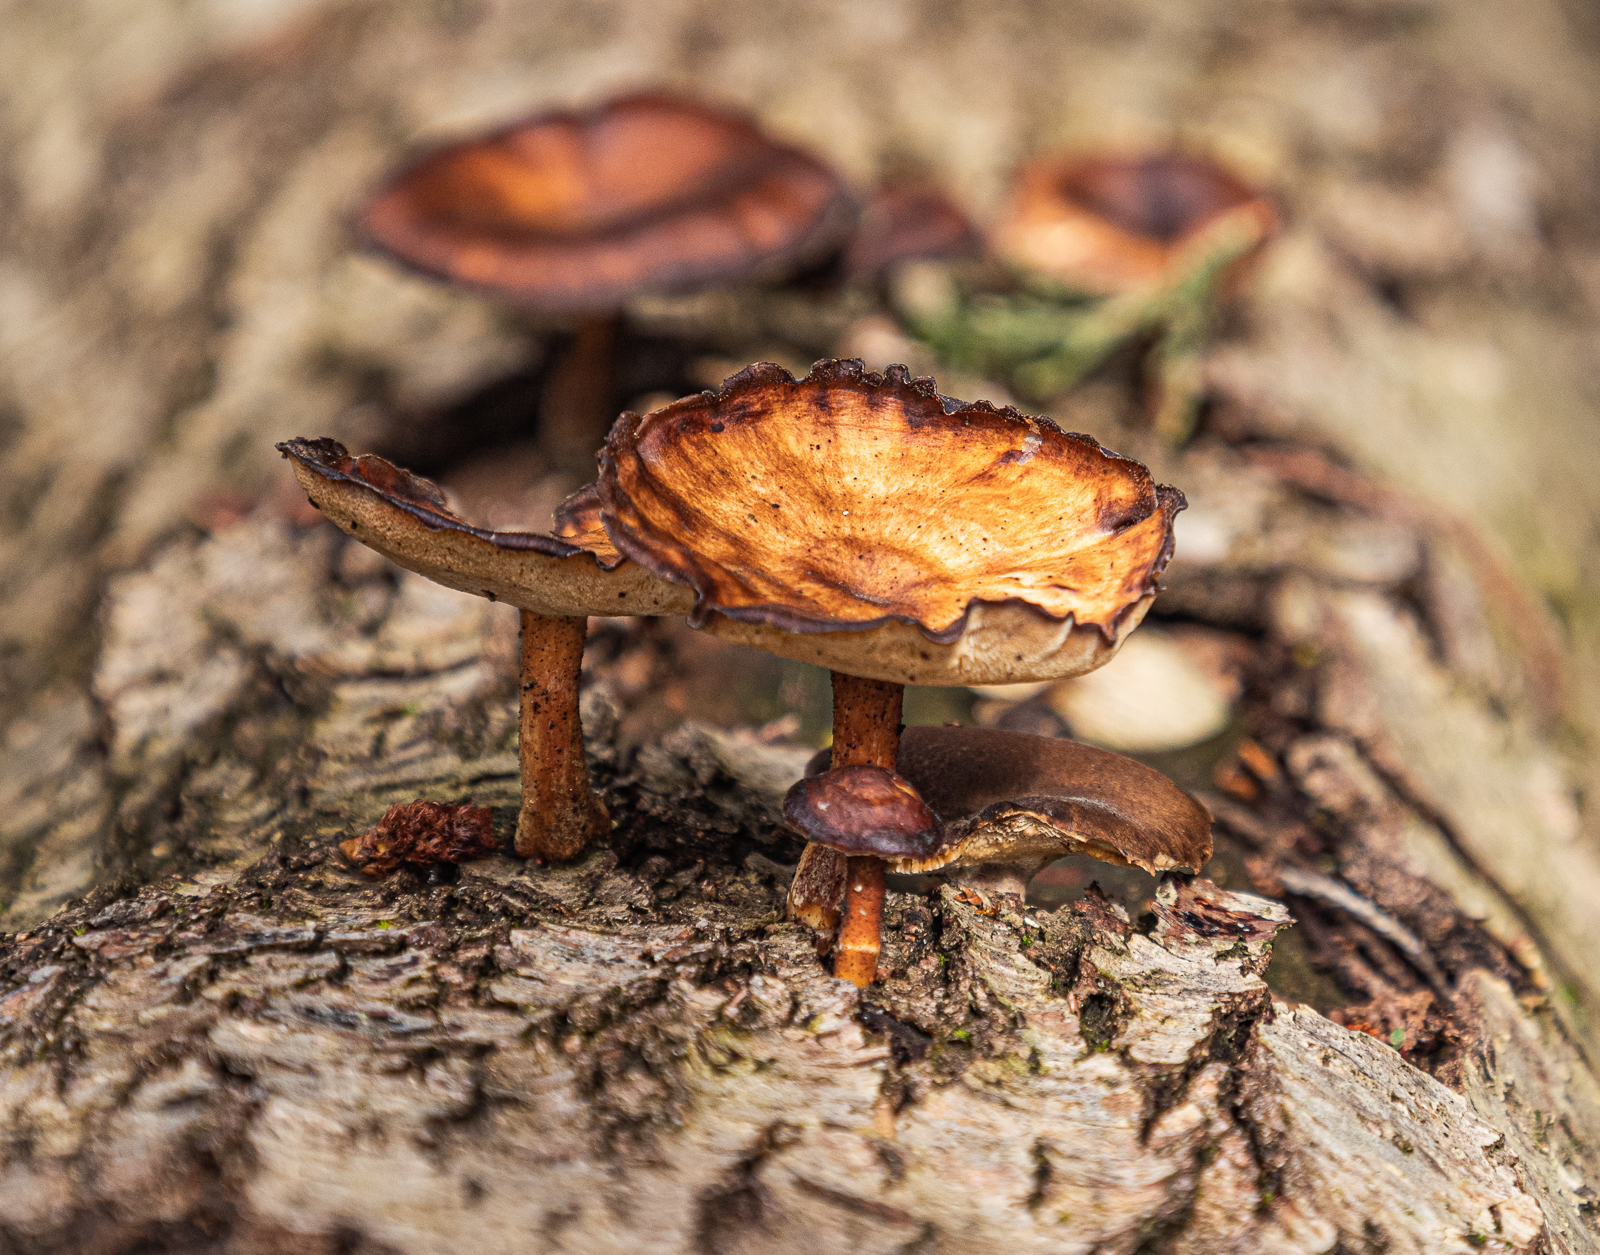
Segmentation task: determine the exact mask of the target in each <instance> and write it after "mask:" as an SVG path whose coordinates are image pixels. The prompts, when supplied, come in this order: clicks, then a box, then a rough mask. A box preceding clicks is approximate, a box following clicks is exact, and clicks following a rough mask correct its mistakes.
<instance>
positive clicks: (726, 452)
mask: <svg viewBox="0 0 1600 1255" xmlns="http://www.w3.org/2000/svg"><path fill="white" fill-rule="evenodd" d="M599 489H600V500H601V506H602V516H603V518H604V520H605V526H606V530H607V532H609V533H610V535H611V538H612V540H613V541H614V542H615V544H616V546H617V548H618V549H619V550H620V551H621V552H622V553H623V554H625V555H626V556H628V557H629V558H632V559H633V560H634V561H636V562H638V563H640V564H641V565H643V566H645V567H648V568H649V569H650V570H652V571H655V572H656V573H657V574H659V575H660V576H662V578H664V579H669V580H674V581H676V582H679V583H682V584H685V585H688V586H689V587H692V588H693V589H694V592H695V597H696V601H695V608H694V613H693V616H692V621H693V622H695V623H696V624H697V625H700V624H704V625H708V626H710V627H711V630H713V631H715V632H716V633H717V634H718V635H722V636H726V637H731V638H732V639H746V640H747V641H748V643H752V644H758V645H761V646H762V647H763V648H769V649H772V650H773V652H779V653H784V652H788V653H789V656H795V657H800V656H805V654H804V651H803V650H794V648H793V646H792V645H790V646H786V645H784V644H783V643H782V642H779V641H775V640H774V639H773V637H774V636H775V635H781V634H799V635H800V636H802V637H809V636H811V635H813V634H814V635H815V636H817V637H818V639H819V640H820V639H821V638H822V637H832V638H834V639H833V640H832V641H831V642H830V649H831V652H830V653H828V654H826V655H819V656H818V657H817V658H816V659H815V660H817V661H824V662H826V663H827V664H828V665H830V666H834V667H835V669H837V670H843V671H847V672H850V673H851V674H856V675H865V676H871V677H875V678H879V679H887V680H896V681H900V682H905V683H928V682H939V680H938V679H930V678H928V676H926V675H924V674H923V673H922V671H920V670H919V667H920V666H921V663H922V662H923V661H927V662H929V666H930V668H932V673H933V674H939V673H938V671H937V664H936V663H935V662H934V661H932V660H933V658H934V647H935V646H938V645H949V644H951V643H953V642H958V641H960V640H961V638H962V637H963V636H964V635H965V634H970V633H971V632H972V630H973V628H974V627H975V622H974V621H975V620H979V619H981V618H983V617H984V615H983V614H982V613H980V612H985V613H992V612H1000V611H1003V610H1008V609H1013V608H1014V609H1015V611H1016V612H1017V613H1014V614H1012V616H1011V620H1012V622H1011V623H1009V624H1008V631H1007V632H1006V633H1005V634H1001V635H999V636H997V637H996V638H995V639H994V640H992V641H990V642H989V644H988V646H987V648H988V651H989V654H991V655H992V656H987V655H986V656H985V657H984V658H981V659H975V660H969V661H972V663H973V665H972V667H970V668H969V669H968V670H967V671H965V672H962V671H961V669H960V667H959V666H952V669H951V670H950V671H949V674H950V675H952V676H954V675H956V674H961V675H963V676H964V677H966V682H972V683H983V682H989V683H994V682H1000V681H1002V680H1004V679H1013V678H1014V679H1022V678H1040V679H1043V678H1049V677H1051V676H1055V675H1066V674H1076V673H1077V672H1079V671H1083V670H1088V669H1090V668H1091V667H1093V666H1097V665H1099V664H1100V663H1101V662H1104V661H1105V660H1106V659H1108V658H1109V657H1110V656H1111V653H1112V652H1113V651H1114V649H1115V646H1116V644H1117V643H1118V642H1119V641H1120V639H1121V637H1122V636H1123V635H1125V634H1126V631H1127V630H1128V629H1130V628H1131V627H1132V625H1133V624H1135V623H1137V622H1138V619H1139V617H1141V616H1142V614H1143V612H1144V609H1145V607H1147V606H1148V604H1149V600H1150V598H1152V597H1153V596H1154V594H1155V591H1156V579H1157V577H1158V576H1159V574H1160V573H1161V570H1162V569H1163V568H1164V567H1165V565H1166V563H1167V559H1168V558H1169V557H1170V555H1171V553H1172V520H1173V516H1174V515H1175V514H1176V513H1177V512H1178V510H1180V509H1182V508H1183V504H1184V502H1183V494H1182V493H1180V492H1178V491H1177V490H1176V489H1174V488H1169V487H1167V486H1165V485H1160V484H1156V483H1155V482H1154V481H1153V480H1152V478H1151V476H1150V473H1149V471H1148V470H1146V469H1145V467H1144V466H1143V465H1142V464H1140V463H1138V462H1135V461H1133V460H1132V459H1130V458H1124V457H1120V456H1118V455H1117V454H1114V453H1110V452H1108V451H1107V450H1105V449H1103V448H1101V446H1100V445H1099V444H1098V443H1097V442H1096V441H1095V440H1093V439H1092V438H1091V437H1089V436H1081V435H1070V434H1068V433H1066V432H1063V431H1062V430H1061V429H1060V428H1058V427H1057V426H1056V425H1055V424H1054V423H1052V422H1051V421H1050V420H1049V419H1045V418H1029V417H1026V416H1024V415H1022V414H1020V413H1018V412H1017V411H1016V410H1013V409H1010V408H1006V409H996V408H995V407H994V406H992V405H990V404H989V403H987V402H982V401H980V402H977V403H975V404H972V405H963V404H961V403H959V402H956V401H951V400H949V399H948V398H945V397H941V396H940V395H939V394H938V393H937V392H936V391H935V390H934V386H933V381H932V380H928V379H916V380H913V379H911V378H909V377H908V374H907V372H906V370H905V368H904V367H903V366H901V367H890V368H889V371H888V373H887V375H877V374H874V373H871V372H868V371H865V370H863V369H862V366H861V363H860V362H859V361H839V362H819V363H818V364H817V365H816V366H815V367H814V368H813V369H812V371H811V373H810V374H809V375H808V376H806V378H804V379H802V380H799V381H796V380H795V379H794V378H793V377H792V376H791V375H790V374H789V373H788V372H787V371H785V370H783V369H781V368H780V367H777V366H773V365H769V364H761V365H756V366H751V367H749V368H747V369H746V370H743V371H741V372H740V373H739V374H737V375H735V376H733V378H731V379H729V380H728V381H727V382H726V383H724V385H723V387H722V389H721V390H720V391H718V392H715V393H710V392H708V393H704V394H702V395H700V396H695V397H688V398H685V399H683V400H680V401H676V402H674V403H672V404H671V405H668V406H665V407H664V408H662V409H659V410H656V411H654V412H652V413H650V414H647V415H644V416H643V417H639V416H636V415H624V416H623V417H622V418H621V419H619V420H618V422H617V423H616V424H615V425H614V426H613V427H612V430H611V434H610V436H609V437H608V438H607V441H606V447H605V449H604V450H603V451H602V453H601V475H600V481H599ZM1029 621H1031V623H1030V622H1029ZM741 625H742V626H744V627H746V628H758V629H766V631H764V632H751V631H747V632H746V633H744V635H743V636H741V634H740V633H739V632H738V631H737V630H736V629H737V628H739V627H740V626H741ZM895 628H898V629H900V630H899V631H898V632H889V633H888V636H889V638H890V639H891V640H892V643H893V644H894V647H895V653H894V657H892V658H891V657H889V656H888V655H887V654H884V655H883V656H882V657H879V656H877V655H874V654H873V649H874V647H875V642H874V641H872V640H870V639H867V638H868V637H870V636H872V635H873V634H874V633H877V632H885V631H886V630H887V629H895ZM907 629H910V630H911V633H914V636H913V637H912V639H909V640H908V639H907V637H908V635H911V633H908V631H907ZM1030 631H1037V632H1043V633H1048V632H1050V631H1054V633H1055V637H1054V643H1053V644H1052V645H1050V646H1049V648H1048V649H1046V648H1044V647H1043V646H1040V645H1038V644H1037V642H1033V641H1031V640H1029V639H1025V638H1028V636H1029V632H1030ZM852 634H854V635H855V636H857V637H859V638H861V639H859V640H858V641H857V642H856V644H857V646H858V652H859V653H860V654H861V657H860V658H853V657H852V654H851V649H850V642H849V641H847V640H842V639H841V638H843V637H848V636H850V635H852ZM1069 635H1076V636H1077V637H1078V638H1079V639H1077V640H1075V641H1073V642H1071V643H1070V648H1069V642H1068V641H1067V637H1068V636H1069ZM1085 637H1092V638H1093V641H1092V642H1086V641H1085V640H1084V639H1083V638H1085ZM1009 640H1015V641H1017V647H1016V648H1015V649H1014V650H1011V651H1009V652H1008V651H1007V648H1006V646H1007V642H1008V641H1009ZM919 642H920V645H919ZM919 649H920V658H919V656H918V655H919ZM1052 650H1053V651H1054V652H1053V653H1052V652H1051V651H1052ZM1030 651H1031V652H1033V653H1039V652H1040V651H1042V653H1043V655H1044V656H1042V657H1029V656H1028V655H1029V653H1030ZM880 652H881V651H880ZM858 663H859V664H860V665H856V664H858ZM979 674H981V675H984V676H986V677H988V678H987V679H985V680H979V679H977V678H976V677H977V675H979ZM944 682H954V681H953V680H950V679H946V680H945V681H944Z"/></svg>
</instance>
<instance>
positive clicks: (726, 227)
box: [360, 94, 856, 474]
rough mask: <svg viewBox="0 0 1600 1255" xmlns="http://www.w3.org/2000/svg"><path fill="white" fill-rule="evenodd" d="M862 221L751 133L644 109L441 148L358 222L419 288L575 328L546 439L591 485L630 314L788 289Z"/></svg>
mask: <svg viewBox="0 0 1600 1255" xmlns="http://www.w3.org/2000/svg"><path fill="white" fill-rule="evenodd" d="M855 215H856V209H855V204H854V202H853V200H852V199H851V197H850V196H849V194H848V193H847V192H846V191H845V188H844V185H843V183H842V182H841V180H840V179H839V177H838V176H837V175H836V174H834V172H833V171H832V170H830V169H829V168H828V167H827V166H826V165H824V164H823V163H822V162H821V161H819V160H817V159H816V158H815V157H812V156H810V155H809V154H807V153H804V152H801V151H800V150H799V149H796V148H793V147H790V146H789V145H786V144H780V143H776V142H775V141H773V140H771V139H769V138H767V137H766V136H765V135H763V134H762V133H761V132H760V131H759V130H757V129H756V127H755V126H753V125H752V124H751V123H750V122H748V121H746V120H745V119H743V118H740V117H736V116H732V115H730V114H727V113H723V112H720V111H718V110H715V109H711V108H708V107H707V106H705V105H702V104H697V103H695V102H692V101H688V100H681V99H675V98H672V97H669V96H664V95H658V94H646V95H636V96H625V97H622V98H620V99H616V100H611V101H607V102H606V103H604V104H601V105H598V106H596V107H594V108H592V109H588V110H585V111H583V112H580V113H548V114H543V115H541V116H539V117H535V118H530V119H528V120H527V121H524V122H519V123H517V124H516V125H514V126H510V127H507V128H505V129H504V130H501V131H497V132H495V133H494V134H491V135H488V136H485V137H482V138H478V139H472V140H468V141H465V142H462V143H457V144H453V145H450V146H449V147H446V148H442V149H439V150H438V151H436V152H433V153H431V154H429V155H427V156H425V157H423V158H421V159H420V160H418V161H416V162H415V163H413V164H412V165H410V166H409V167H407V168H406V169H405V170H403V171H401V172H400V173H399V174H397V175H395V176H393V177H392V178H391V179H390V180H389V181H388V182H387V183H386V184H385V185H384V186H383V187H382V188H380V189H379V190H378V192H377V193H376V194H375V195H374V196H373V197H372V198H371V199H370V200H369V201H368V202H367V204H366V205H365V207H364V208H363V209H362V210H361V213H360V223H361V227H362V228H363V230H364V231H365V233H366V235H367V237H368V238H369V239H370V240H371V241H372V242H373V243H374V244H375V245H377V246H378V247H379V248H380V249H382V250H383V251H385V252H387V253H389V254H390V255H391V256H393V257H395V258H397V259H398V260H400V261H402V262H405V263H406V264H408V265H411V266H414V267H416V268H417V269H419V270H422V271H424V272H426V273H428V274H432V275H437V276H439V277H441V278H444V279H447V280H450V281H452V282H454V283H458V284H463V285H466V286H469V287H474V288H478V289H480V290H483V291H486V292H492V293H495V294H497V295H499V296H503V297H505V298H507V299H509V300H510V301H512V302H514V303H516V304H518V305H520V306H523V307H525V308H529V309H536V310H543V311H547V312H551V313H560V314H570V315H577V316H579V317H580V322H579V324H578V328H577V332H576V335H575V337H574V341H573V344H572V346H571V349H570V350H569V352H568V353H567V355H566V357H565V358H564V359H563V360H562V361H561V362H560V363H559V364H558V366H557V368H556V370H555V371H554V373H553V376H552V378H551V380H550V383H549V388H548V391H547V393H546V398H545V400H546V404H545V407H544V409H545V414H544V416H543V419H542V421H543V423H544V426H543V428H542V430H541V440H542V442H543V444H544V445H545V448H546V452H547V454H548V455H549V456H550V457H551V459H552V460H553V461H554V462H556V463H557V464H558V465H561V466H563V467H564V468H566V469H568V470H571V471H576V472H578V473H583V474H586V473H587V468H588V467H590V466H592V463H591V462H590V461H589V459H590V458H591V457H593V455H594V451H595V449H596V447H597V446H598V445H599V443H600V440H601V438H602V437H603V436H604V434H605V429H606V427H607V426H609V424H610V422H611V419H612V417H613V415H614V414H615V411H614V410H613V409H611V407H610V400H611V397H610V389H611V386H612V382H611V380H612V371H611V362H612V346H613V342H614V340H615V337H616V332H617V325H618V322H617V316H618V312H619V311H620V310H621V309H622V307H623V306H624V305H625V304H626V303H627V302H628V301H629V300H631V299H632V298H634V297H636V296H639V295H642V294H644V293H660V292H685V291H693V290H695V289H697V288H700V287H704V286H707V285H710V284H716V283H728V282H736V281H744V280H750V279H763V278H771V277H776V276H778V275H781V274H784V273H786V272H788V271H791V270H793V269H795V268H797V267H799V266H801V265H803V264H805V263H807V262H809V261H811V260H813V259H815V258H818V257H820V256H821V255H822V254H824V253H825V252H826V251H827V250H828V249H830V248H832V247H834V246H835V245H836V244H837V243H838V242H839V240H840V239H841V238H842V237H843V235H844V234H845V233H846V232H847V231H848V230H849V229H850V227H851V225H852V224H853V222H854V220H855Z"/></svg>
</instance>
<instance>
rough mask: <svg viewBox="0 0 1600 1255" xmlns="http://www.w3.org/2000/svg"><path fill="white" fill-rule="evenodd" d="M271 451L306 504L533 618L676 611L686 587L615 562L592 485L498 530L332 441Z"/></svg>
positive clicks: (449, 582) (686, 600)
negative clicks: (526, 521)
mask: <svg viewBox="0 0 1600 1255" xmlns="http://www.w3.org/2000/svg"><path fill="white" fill-rule="evenodd" d="M278 450H279V452H281V453H282V454H283V455H284V457H286V458H288V459H289V461H290V464H291V465H292V466H293V467H294V473H295V476H296V477H297V478H298V479H299V481H300V485H301V487H302V488H304V489H305V491H306V495H307V496H308V497H309V498H310V499H311V503H312V504H313V505H314V506H316V507H317V509H319V510H321V511H322V512H323V514H324V515H326V516H327V517H328V518H329V519H331V520H332V521H333V522H334V523H335V524H337V525H338V526H339V527H340V528H341V529H342V530H343V531H345V532H348V533H349V534H350V535H351V536H353V537H355V538H356V539H357V540H359V541H361V543H362V544H364V545H366V546H368V547H369V548H371V549H375V550H377V551H378V552H379V553H381V554H383V555H384V556H385V557H387V558H389V559H391V560H393V561H394V562H396V563H398V564H399V565H401V566H403V567H405V568H407V569H408V570H412V571H415V572H417V573H418V574H419V575H425V576H427V577H428V578H429V579H431V580H435V581H437V582H438V583H440V584H444V585H446V586H448V587H450V588H458V589H460V590H462V591H463V592H469V593H476V594H477V595H479V596H481V597H488V598H490V599H491V600H499V601H505V602H507V603H509V604H511V605H513V606H518V607H520V608H522V609H525V610H533V611H535V612H537V613H539V614H552V615H579V614H646V615H649V614H683V613H684V612H685V611H687V610H688V608H689V606H690V603H691V598H690V595H689V593H688V590H686V589H682V588H679V587H677V586H676V585H673V584H668V583H666V582H664V581H662V580H659V579H657V578H656V577H655V576H653V575H651V574H650V573H649V572H648V571H646V570H644V569H642V568H640V567H639V566H637V565H636V564H634V563H631V562H626V561H624V559H623V557H622V555H621V554H619V553H618V552H617V551H616V549H615V548H614V547H613V546H612V545H611V543H610V541H609V540H608V539H607V537H606V534H605V530H604V528H603V527H601V526H600V525H599V515H598V512H597V510H596V509H595V496H594V493H593V491H592V488H591V489H590V490H588V491H580V492H578V493H575V494H574V495H573V496H572V497H571V498H569V499H568V501H567V502H566V503H565V504H564V505H563V506H562V508H561V510H560V511H559V512H558V513H557V518H556V529H555V532H554V533H553V534H552V533H543V532H497V531H490V530H489V529H487V528H482V527H475V526H473V525H472V524H471V523H468V522H467V521H466V520H465V519H463V518H461V517H460V516H458V515H457V514H455V513H454V512H453V511H451V509H450V507H449V504H448V503H447V501H446V500H445V495H444V493H443V492H442V491H441V490H440V488H439V486H438V485H437V484H435V483H433V482H432V481H431V480H427V479H424V478H422V477H421V476H420V475H413V474H412V473H411V472H410V471H407V470H404V469H403V468H401V467H398V466H395V465H394V464H393V463H392V462H389V461H386V460H385V459H383V458H380V457H377V456H376V455H374V454H364V455H362V456H360V457H354V456H352V455H351V454H350V452H349V451H348V450H347V449H346V448H345V447H344V446H343V445H342V444H340V443H339V442H338V441H337V440H327V439H322V440H305V439H295V440H287V441H284V442H283V443H282V444H280V445H278Z"/></svg>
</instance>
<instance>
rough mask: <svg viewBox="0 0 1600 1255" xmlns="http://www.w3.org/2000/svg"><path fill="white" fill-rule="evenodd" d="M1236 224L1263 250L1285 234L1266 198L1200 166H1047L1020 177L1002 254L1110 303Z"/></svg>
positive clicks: (1161, 161) (1159, 159) (1178, 159)
mask: <svg viewBox="0 0 1600 1255" xmlns="http://www.w3.org/2000/svg"><path fill="white" fill-rule="evenodd" d="M1228 214H1237V215H1238V216H1239V217H1240V218H1241V219H1243V220H1244V221H1243V222H1242V223H1241V225H1242V226H1243V227H1245V228H1246V229H1248V230H1250V231H1252V232H1253V233H1254V235H1255V236H1256V237H1257V238H1259V239H1262V240H1264V239H1265V238H1266V237H1267V236H1269V235H1271V234H1272V232H1273V231H1274V230H1275V229H1276V227H1277V221H1278V217H1277V211H1276V210H1275V209H1274V208H1273V205H1272V202H1271V201H1270V200H1269V199H1268V198H1267V197H1265V196H1264V195H1262V194H1261V193H1260V192H1258V191H1256V190H1255V189H1254V188H1252V187H1250V186H1249V185H1248V184H1246V183H1245V182H1244V181H1243V180H1241V179H1239V178H1238V177H1237V176H1235V175H1233V174H1231V173H1229V172H1228V171H1227V170H1224V169H1222V168H1221V167H1220V166H1217V165H1215V164H1213V163H1211V162H1209V161H1204V160H1201V159H1200V158H1198V157H1189V156H1182V155H1178V154H1158V155H1147V156H1138V157H1096V158H1090V159H1066V160H1063V159H1060V158H1046V159H1044V160H1040V161H1036V162H1033V163H1032V164H1030V165H1028V166H1026V167H1024V168H1023V169H1022V170H1021V171H1020V172H1019V173H1018V175H1017V178H1016V181H1015V183H1014V184H1013V188H1012V193H1011V199H1010V202H1009V204H1008V206H1007V208H1006V209H1005V211H1004V212H1003V214H1002V216H1001V221H1000V224H999V226H998V227H997V229H996V231H995V248H996V250H997V251H998V252H999V253H1000V254H1001V255H1002V256H1004V257H1006V258H1007V259H1008V260H1010V261H1011V262H1013V263H1014V264H1016V265H1018V266H1021V267H1022V268H1024V269H1026V270H1031V271H1034V272H1036V273H1040V274H1044V275H1048V276H1050V277H1052V278H1055V279H1057V280H1060V281H1061V282H1063V283H1066V284H1068V285H1069V286H1072V287H1075V288H1078V289H1081V290H1084V291H1089V292H1097V293H1106V294H1109V293H1114V292H1121V291H1125V290H1127V289H1129V288H1132V287H1137V286H1139V285H1141V284H1145V283H1149V282H1151V281H1153V280H1157V279H1159V278H1161V277H1162V275H1163V274H1164V273H1165V272H1166V271H1167V269H1168V266H1169V265H1170V263H1171V261H1172V260H1173V258H1174V257H1175V256H1176V255H1177V254H1178V253H1179V252H1181V251H1182V250H1183V249H1184V247H1185V246H1186V245H1188V244H1189V243H1190V242H1191V241H1193V240H1194V239H1195V238H1196V237H1197V236H1198V235H1199V234H1200V233H1201V232H1203V231H1205V230H1206V229H1207V228H1208V227H1210V226H1211V225H1212V224H1214V223H1216V222H1217V221H1218V220H1219V219H1221V218H1222V217H1223V216H1225V215H1228Z"/></svg>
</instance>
